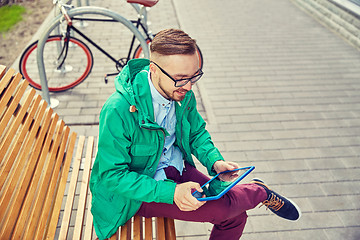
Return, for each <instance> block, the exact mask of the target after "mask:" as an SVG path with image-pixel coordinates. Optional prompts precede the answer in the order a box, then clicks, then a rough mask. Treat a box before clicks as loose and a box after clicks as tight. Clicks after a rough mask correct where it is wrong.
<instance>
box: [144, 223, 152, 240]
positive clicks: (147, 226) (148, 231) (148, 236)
mask: <svg viewBox="0 0 360 240" xmlns="http://www.w3.org/2000/svg"><path fill="white" fill-rule="evenodd" d="M152 224H153V223H152V218H145V240H152V239H153V230H152V227H153V226H152Z"/></svg>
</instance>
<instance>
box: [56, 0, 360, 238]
mask: <svg viewBox="0 0 360 240" xmlns="http://www.w3.org/2000/svg"><path fill="white" fill-rule="evenodd" d="M90 3H91V5H95V6H103V7H107V8H111V9H113V10H114V11H117V12H119V13H122V14H124V15H125V16H126V17H132V18H133V17H134V16H136V14H135V12H134V10H133V9H132V8H131V7H130V6H129V5H128V4H126V3H125V1H118V0H103V1H100V0H93V1H90ZM149 14H150V20H151V22H152V29H153V31H154V32H157V31H159V30H161V29H163V28H168V27H176V28H178V27H180V28H182V29H184V30H185V31H186V32H188V33H189V34H190V35H191V36H192V37H194V38H195V39H197V41H198V45H199V46H200V48H201V50H202V53H203V56H204V69H203V70H204V72H205V74H204V77H203V79H202V80H201V81H200V82H199V84H197V87H196V89H195V90H196V93H197V95H198V101H199V108H200V110H201V113H202V114H203V116H204V118H205V119H206V120H207V122H208V129H209V131H210V132H211V134H212V136H213V140H214V142H215V144H216V146H218V147H219V149H220V150H221V152H222V153H223V156H224V157H225V159H226V160H229V161H236V162H238V163H239V164H240V165H242V166H247V165H254V166H256V169H255V171H254V172H253V173H252V174H251V176H256V177H259V178H261V179H263V180H264V181H265V182H266V183H268V184H269V185H270V187H271V188H273V189H274V190H275V191H277V192H281V193H283V194H285V195H286V196H288V197H290V198H292V199H293V200H294V201H295V202H297V203H298V205H299V206H300V208H301V209H302V211H303V215H302V218H301V219H300V220H299V221H297V222H290V221H286V220H283V219H280V218H278V217H277V216H275V215H274V214H272V213H271V212H270V211H269V210H266V208H265V207H262V208H256V209H253V210H250V211H248V215H249V218H248V222H247V225H246V227H245V230H244V234H243V237H242V238H241V239H244V240H253V239H284V240H285V239H286V240H288V239H290V240H297V239H299V240H300V239H314V240H339V239H344V240H357V239H360V159H359V155H360V120H359V118H360V91H359V90H360V81H359V79H360V68H359V66H360V52H359V49H356V48H355V47H353V46H352V45H351V44H349V43H348V42H347V41H346V40H344V39H343V38H341V37H339V36H338V35H337V34H335V33H334V32H332V31H331V30H329V29H328V28H326V27H324V25H323V24H321V23H319V22H318V21H316V20H314V19H313V18H312V17H311V16H310V15H308V14H307V13H305V12H303V10H301V9H300V8H299V7H298V6H297V5H295V4H294V3H293V1H291V0H276V1H264V0H252V1H245V0H227V1H215V0H196V1H191V0H171V1H170V0H162V1H160V2H159V3H158V4H157V5H156V6H154V7H153V8H152V10H151V11H150V13H149ZM93 32H94V33H95V35H94V37H96V36H99V37H100V38H99V40H100V41H106V43H108V44H111V42H113V41H114V39H116V38H114V37H113V35H112V34H113V33H114V32H115V31H114V29H113V28H112V27H111V26H110V27H107V28H104V27H100V28H99V29H98V30H96V31H93ZM93 53H94V55H95V65H94V68H93V72H92V74H91V76H90V77H89V78H88V79H86V80H85V82H83V83H82V84H81V85H79V86H77V87H76V88H74V89H72V90H70V91H67V92H64V93H58V94H52V97H55V98H57V99H58V100H59V101H60V105H59V106H58V107H57V108H56V109H55V111H56V112H57V113H59V115H60V116H61V117H62V118H63V119H64V120H65V122H66V123H68V124H70V125H72V129H73V130H75V131H77V132H80V133H81V134H86V135H97V134H98V117H99V112H100V109H101V106H102V104H103V103H104V101H105V100H106V99H107V97H108V96H109V95H110V94H111V93H112V92H113V91H114V86H113V82H112V81H110V83H109V84H107V85H106V84H105V83H104V82H103V80H102V76H103V75H104V74H105V73H108V72H111V71H113V70H114V67H113V65H112V64H111V63H110V64H109V63H108V62H106V60H105V59H103V58H102V56H100V55H99V54H98V53H96V50H93ZM200 168H201V167H200ZM249 180H250V177H248V179H245V180H244V182H247V181H249ZM210 230H211V225H210V224H208V223H189V222H182V221H176V231H177V239H184V240H192V239H194V240H195V239H208V237H209V234H210Z"/></svg>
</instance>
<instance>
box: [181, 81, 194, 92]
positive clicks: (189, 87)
mask: <svg viewBox="0 0 360 240" xmlns="http://www.w3.org/2000/svg"><path fill="white" fill-rule="evenodd" d="M182 88H183V89H185V90H187V91H190V90H191V88H192V84H191V81H189V82H188V83H186V84H185V85H184V86H183V87H182Z"/></svg>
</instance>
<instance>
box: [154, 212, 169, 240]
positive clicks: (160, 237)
mask: <svg viewBox="0 0 360 240" xmlns="http://www.w3.org/2000/svg"><path fill="white" fill-rule="evenodd" d="M155 223H156V240H166V239H165V221H164V218H163V217H157V218H156V221H155Z"/></svg>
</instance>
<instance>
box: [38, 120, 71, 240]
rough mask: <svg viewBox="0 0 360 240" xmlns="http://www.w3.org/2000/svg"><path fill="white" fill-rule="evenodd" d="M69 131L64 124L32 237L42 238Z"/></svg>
mask: <svg viewBox="0 0 360 240" xmlns="http://www.w3.org/2000/svg"><path fill="white" fill-rule="evenodd" d="M69 133H70V128H69V127H68V126H64V131H63V134H62V136H61V141H60V146H59V150H58V151H56V155H57V156H55V157H56V160H55V166H54V170H53V172H52V176H51V180H50V183H49V185H48V189H47V191H48V192H47V195H46V198H45V202H44V204H43V207H42V210H41V216H40V220H39V223H38V224H37V228H36V232H35V237H34V239H43V236H44V234H45V233H46V229H45V226H46V223H47V222H48V220H49V217H50V214H49V213H50V212H51V208H52V204H53V199H54V198H55V196H56V194H55V190H56V186H57V183H58V178H59V175H60V174H61V166H62V163H63V159H64V154H65V147H66V144H67V139H68V137H69Z"/></svg>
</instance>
